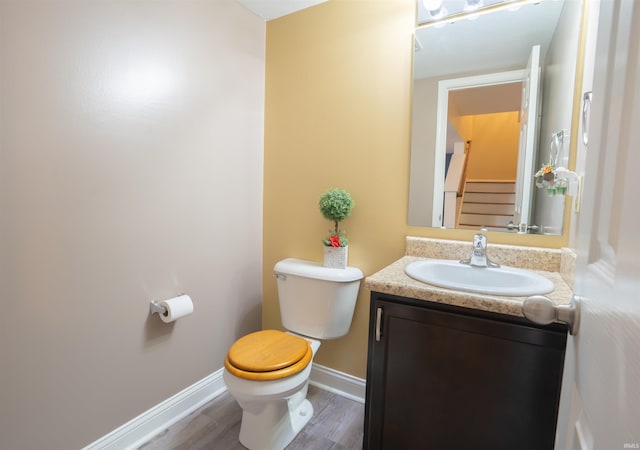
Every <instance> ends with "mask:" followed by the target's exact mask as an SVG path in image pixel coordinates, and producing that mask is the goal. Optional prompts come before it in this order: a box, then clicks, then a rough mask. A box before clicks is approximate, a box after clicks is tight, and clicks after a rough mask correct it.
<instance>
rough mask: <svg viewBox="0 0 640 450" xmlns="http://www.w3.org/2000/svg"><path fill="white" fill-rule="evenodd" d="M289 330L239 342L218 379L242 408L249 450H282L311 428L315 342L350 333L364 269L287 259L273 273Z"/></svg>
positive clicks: (244, 437)
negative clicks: (311, 391)
mask: <svg viewBox="0 0 640 450" xmlns="http://www.w3.org/2000/svg"><path fill="white" fill-rule="evenodd" d="M274 272H275V276H276V279H277V280H278V281H277V284H278V300H279V304H280V313H281V316H282V322H283V325H284V327H285V328H286V329H287V330H288V331H286V332H284V331H279V330H263V331H258V332H255V333H250V334H248V335H246V336H243V337H241V338H240V339H238V340H237V341H236V342H235V343H234V344H233V345H232V346H231V348H230V349H229V352H228V353H227V356H226V358H225V369H224V373H223V380H224V383H225V385H226V386H227V389H228V390H229V392H230V393H231V395H232V396H233V397H234V398H235V400H236V401H237V402H238V404H239V405H240V407H241V408H242V410H243V412H242V423H241V426H240V442H241V443H242V445H244V446H245V447H247V448H248V449H250V450H280V449H283V448H285V447H286V446H287V445H288V444H289V443H290V442H291V441H292V440H293V438H294V437H295V436H296V435H297V434H298V433H299V432H300V430H301V429H302V428H303V427H304V425H306V424H307V422H309V420H310V419H311V416H312V415H313V406H312V405H311V403H310V402H309V400H307V398H306V397H307V389H308V385H309V375H310V374H311V367H312V361H313V357H314V356H315V354H316V352H317V350H318V348H319V347H320V343H321V342H320V339H335V338H338V337H341V336H344V335H346V334H347V333H348V331H349V328H350V326H351V319H352V317H353V311H354V308H355V303H356V299H357V295H358V289H359V285H360V280H361V279H362V277H363V274H362V271H360V270H359V269H357V268H355V267H348V268H346V269H333V268H326V267H323V266H322V265H320V264H318V263H314V262H310V261H303V260H298V259H293V258H289V259H285V260H283V261H280V262H278V263H277V264H276V265H275V267H274Z"/></svg>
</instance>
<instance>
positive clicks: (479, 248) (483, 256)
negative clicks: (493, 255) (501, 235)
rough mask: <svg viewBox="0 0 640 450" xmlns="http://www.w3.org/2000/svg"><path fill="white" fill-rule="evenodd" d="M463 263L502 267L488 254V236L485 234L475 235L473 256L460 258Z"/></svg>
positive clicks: (476, 265) (475, 265)
mask: <svg viewBox="0 0 640 450" xmlns="http://www.w3.org/2000/svg"><path fill="white" fill-rule="evenodd" d="M460 262H461V263H462V264H469V265H470V266H474V267H500V264H496V263H494V262H493V261H491V260H490V259H489V257H488V256H487V237H486V236H485V235H484V234H476V235H474V236H473V253H471V258H469V259H462V260H460Z"/></svg>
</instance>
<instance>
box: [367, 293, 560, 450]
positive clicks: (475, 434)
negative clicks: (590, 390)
mask: <svg viewBox="0 0 640 450" xmlns="http://www.w3.org/2000/svg"><path fill="white" fill-rule="evenodd" d="M426 304H429V303H426ZM379 309H380V313H381V322H380V336H379V340H376V333H375V331H376V324H375V321H376V316H377V314H378V310H379ZM370 331H371V339H370V347H369V365H368V374H367V405H366V413H365V422H366V423H365V448H369V449H394V450H395V449H404V450H407V449H434V450H443V449H447V450H449V449H464V450H468V449H476V450H481V449H487V450H500V449H505V450H513V449H519V450H527V449H531V450H543V449H552V448H553V443H554V436H555V428H556V419H557V410H558V401H559V394H560V384H561V377H562V366H563V361H564V348H565V344H566V332H564V333H563V332H558V331H547V330H542V329H538V328H533V327H527V326H526V325H520V324H511V323H506V322H503V321H495V320H491V319H487V318H479V317H472V316H468V315H462V314H457V313H452V312H445V311H438V310H431V309H427V308H423V307H415V306H409V305H403V304H398V303H397V302H388V301H384V300H380V299H377V300H373V301H372V326H371V328H370Z"/></svg>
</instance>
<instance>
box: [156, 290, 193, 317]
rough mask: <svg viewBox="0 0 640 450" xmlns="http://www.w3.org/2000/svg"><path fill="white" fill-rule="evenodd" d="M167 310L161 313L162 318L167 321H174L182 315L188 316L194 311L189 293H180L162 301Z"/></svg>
mask: <svg viewBox="0 0 640 450" xmlns="http://www.w3.org/2000/svg"><path fill="white" fill-rule="evenodd" d="M160 304H161V305H162V306H164V307H165V308H166V310H167V312H165V313H164V314H163V313H161V314H160V319H162V321H163V322H165V323H170V322H173V321H175V320H177V319H179V318H181V317H184V316H188V315H189V314H191V313H192V312H193V302H192V301H191V297H189V296H188V295H180V296H178V297H174V298H170V299H169V300H164V301H162V302H160Z"/></svg>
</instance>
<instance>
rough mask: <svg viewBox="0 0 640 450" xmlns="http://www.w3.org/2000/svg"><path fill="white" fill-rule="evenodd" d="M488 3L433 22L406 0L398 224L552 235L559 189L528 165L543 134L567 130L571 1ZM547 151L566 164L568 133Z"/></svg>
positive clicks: (547, 138) (577, 5) (544, 158)
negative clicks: (409, 14) (407, 164)
mask: <svg viewBox="0 0 640 450" xmlns="http://www.w3.org/2000/svg"><path fill="white" fill-rule="evenodd" d="M434 2H435V3H438V2H439V0H432V1H431V3H434ZM496 2H499V0H488V1H485V2H484V4H485V5H487V4H490V3H491V5H489V10H490V11H489V12H488V13H486V14H482V15H480V16H478V17H476V19H475V20H467V19H466V18H460V16H459V15H458V16H455V17H454V19H456V21H455V22H454V23H450V20H449V19H445V20H444V22H440V23H437V24H435V25H433V24H429V21H430V20H432V19H433V18H432V14H430V13H429V11H427V10H426V9H425V7H424V3H423V2H422V1H418V23H419V25H418V27H417V29H416V45H415V54H414V85H413V111H412V113H413V116H412V143H411V176H410V180H411V181H410V182H411V185H410V195H409V225H413V226H429V227H445V228H454V227H455V228H471V229H479V228H480V229H488V230H500V231H507V232H513V233H522V232H529V233H532V232H533V233H541V234H561V233H562V225H563V217H564V196H563V195H554V196H549V195H548V192H547V190H543V189H539V188H537V187H536V185H535V182H534V173H535V172H536V171H537V170H538V169H539V168H540V167H541V165H543V164H546V163H547V162H548V161H549V157H550V147H551V136H552V135H554V133H556V132H558V131H562V130H570V129H571V119H572V106H573V84H574V78H575V67H576V60H577V56H578V39H579V34H580V33H579V31H580V15H581V9H582V2H581V0H564V1H558V0H542V1H539V2H537V3H535V4H534V3H532V2H527V1H524V2H522V1H521V2H517V1H511V2H508V3H509V4H510V5H511V6H513V5H514V4H516V6H520V7H519V8H518V9H517V10H512V9H514V8H511V9H507V8H502V6H503V5H500V4H498V5H496V4H493V3H496ZM464 3H465V0H444V1H443V2H442V6H443V9H447V10H449V11H455V10H456V8H458V9H459V10H460V11H461V10H462V6H463V5H464ZM431 6H433V5H431ZM436 6H437V5H436ZM440 12H442V9H441V10H440ZM422 22H424V23H426V26H425V25H421V23H422ZM536 60H537V63H538V64H539V69H535V66H536ZM528 66H529V68H528ZM536 79H538V81H539V85H538V87H536V83H535V82H536ZM536 107H537V109H536ZM565 135H568V133H565ZM526 149H528V152H527V151H525V150H526ZM556 150H557V151H556V154H555V155H554V157H555V159H554V161H553V162H554V164H556V165H559V166H564V167H567V165H568V158H569V140H568V139H565V140H564V141H563V143H562V146H561V148H560V149H556ZM457 175H459V178H458V179H456V176H457ZM488 194H489V195H488ZM446 204H448V207H447V206H445V205H446ZM451 205H453V206H451Z"/></svg>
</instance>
